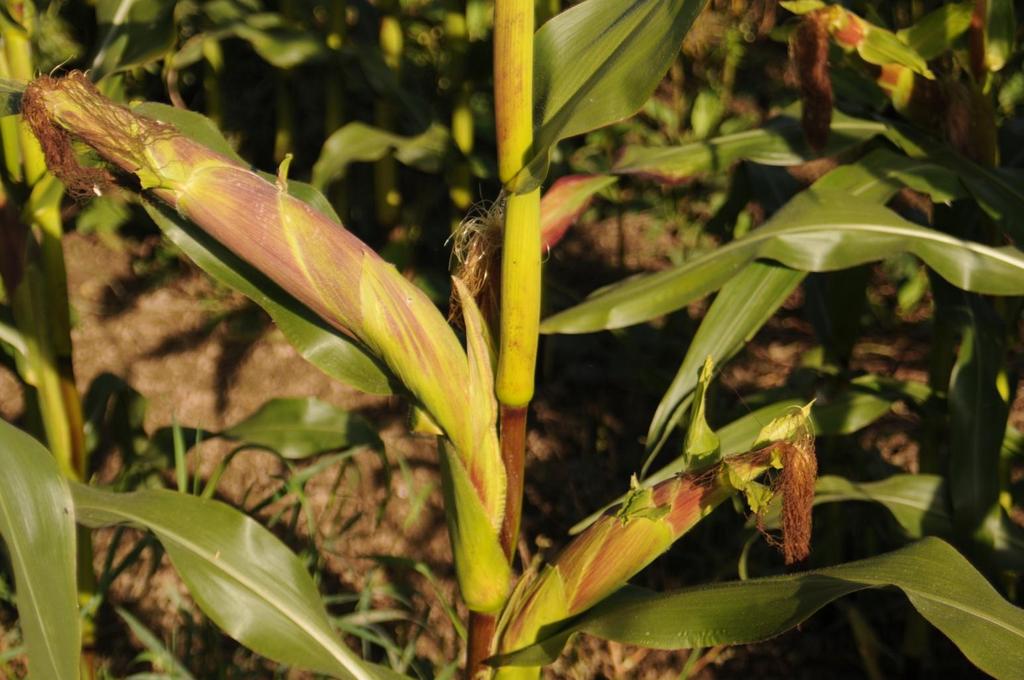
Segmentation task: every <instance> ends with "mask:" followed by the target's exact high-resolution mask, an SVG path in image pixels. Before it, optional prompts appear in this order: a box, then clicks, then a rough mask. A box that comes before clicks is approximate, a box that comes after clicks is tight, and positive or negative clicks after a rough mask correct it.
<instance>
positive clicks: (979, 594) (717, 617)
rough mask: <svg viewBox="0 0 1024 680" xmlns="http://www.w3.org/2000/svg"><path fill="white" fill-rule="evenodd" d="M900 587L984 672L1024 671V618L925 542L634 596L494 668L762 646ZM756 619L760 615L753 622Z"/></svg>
mask: <svg viewBox="0 0 1024 680" xmlns="http://www.w3.org/2000/svg"><path fill="white" fill-rule="evenodd" d="M889 586H895V587H897V588H899V589H900V590H902V591H903V593H904V594H905V595H906V596H907V598H908V599H909V600H910V603H911V604H912V605H913V606H914V607H915V608H916V609H917V610H918V611H919V612H920V613H921V615H922V616H924V617H925V618H926V619H927V620H928V621H930V622H931V623H932V624H933V625H934V626H935V627H937V628H938V629H939V630H941V631H942V632H943V633H944V634H945V635H946V636H948V637H949V638H950V640H952V641H953V643H954V644H956V645H957V647H959V648H960V651H962V652H963V653H964V655H965V656H966V657H967V658H968V659H969V660H970V661H971V662H972V663H974V664H975V665H977V666H978V667H979V668H980V669H982V670H983V671H985V672H986V673H989V674H991V675H993V676H995V677H1000V678H1015V677H1019V676H1020V669H1021V668H1024V610H1021V609H1019V608H1017V607H1014V606H1013V605H1012V604H1010V603H1009V602H1007V601H1006V600H1004V599H1003V598H1002V597H1000V596H999V594H998V593H997V592H996V591H995V589H994V588H993V587H992V586H991V585H989V583H988V581H986V580H985V578H984V577H983V576H982V575H981V574H979V573H978V572H977V570H975V569H974V567H973V566H972V565H971V563H970V562H968V561H967V560H966V559H964V558H963V557H962V556H961V555H960V554H959V553H958V552H957V551H956V550H954V549H953V548H952V547H951V546H950V545H949V544H947V543H945V542H943V541H942V540H940V539H937V538H927V539H924V540H922V541H919V542H917V543H914V544H912V545H910V546H907V547H906V548H903V549H901V550H897V551H895V552H891V553H887V554H884V555H879V556H877V557H872V558H869V559H866V560H860V561H857V562H851V563H849V564H841V565H838V566H835V567H829V568H827V569H820V570H816V571H810V572H805V573H800V574H792V575H788V576H778V577H772V578H760V579H750V580H747V581H739V582H731V583H718V584H712V585H706V586H698V587H695V588H687V589H685V590H679V591H674V592H668V593H652V592H649V591H644V590H641V589H638V588H628V589H624V590H622V591H620V592H619V593H617V594H616V595H614V596H612V597H610V598H609V599H608V600H606V601H605V602H604V603H602V604H600V605H598V606H597V607H594V608H593V609H592V610H590V611H589V612H587V613H586V614H583V615H582V616H581V617H580V618H579V619H576V620H574V622H573V623H572V624H571V625H569V626H566V627H564V628H562V629H561V630H557V629H556V630H552V631H551V632H550V633H549V635H548V636H547V638H546V639H545V640H542V641H540V642H538V643H537V644H534V645H531V646H530V647H527V648H525V649H523V650H520V651H518V652H513V653H512V654H509V655H505V656H503V657H501V658H496V659H493V660H492V662H494V663H496V664H497V663H503V664H509V665H511V664H516V665H539V664H544V663H549V662H550V661H553V660H554V659H555V658H556V657H557V656H558V654H559V653H560V651H561V649H562V647H563V646H564V643H565V641H566V640H567V639H568V638H569V636H570V635H572V634H574V633H577V632H584V633H588V634H590V635H594V636H597V637H600V638H604V639H607V640H614V641H616V642H620V643H623V644H632V645H639V646H643V647H653V648H657V649H692V648H697V647H710V646H712V645H720V644H744V643H751V642H758V641H761V640H765V639H768V638H770V637H773V636H775V635H778V634H780V633H782V632H784V631H787V630H789V629H791V628H793V627H795V626H797V625H799V624H800V623H801V622H803V621H805V620H806V619H808V618H809V617H810V616H811V615H813V614H814V613H815V612H817V611H818V610H819V609H821V608H822V607H824V606H825V605H826V604H828V603H830V602H832V601H834V600H836V599H838V598H840V597H843V596H845V595H849V594H851V593H854V592H857V591H860V590H865V589H868V588H884V587H889ZM752 612H756V615H752Z"/></svg>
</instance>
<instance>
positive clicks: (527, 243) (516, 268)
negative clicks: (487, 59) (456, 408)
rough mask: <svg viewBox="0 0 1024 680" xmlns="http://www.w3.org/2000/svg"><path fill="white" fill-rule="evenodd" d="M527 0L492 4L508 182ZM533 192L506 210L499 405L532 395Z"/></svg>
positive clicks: (526, 43) (517, 158)
mask: <svg viewBox="0 0 1024 680" xmlns="http://www.w3.org/2000/svg"><path fill="white" fill-rule="evenodd" d="M533 12H534V9H533V2H532V0H498V1H497V2H495V5H494V102H495V104H494V112H495V123H496V126H497V133H498V173H499V176H500V177H501V181H502V182H504V183H506V184H507V183H508V182H509V181H511V180H512V178H513V177H515V175H516V174H517V173H518V172H519V171H520V170H521V169H522V167H523V165H524V163H525V160H526V155H527V153H528V152H529V150H530V147H531V146H532V145H533V28H534V14H533ZM540 258H541V247H540V190H539V189H537V190H534V191H531V192H530V193H527V194H518V195H517V194H512V195H510V196H509V197H508V202H507V204H506V207H505V232H504V238H503V243H502V284H501V321H500V329H501V334H500V341H499V353H498V377H497V383H496V385H495V390H496V392H497V395H498V400H499V401H500V402H501V403H502V404H503V405H505V406H514V407H518V406H525V405H526V404H528V403H529V402H530V399H531V398H532V397H533V374H534V366H535V364H536V361H537V332H538V326H539V323H540Z"/></svg>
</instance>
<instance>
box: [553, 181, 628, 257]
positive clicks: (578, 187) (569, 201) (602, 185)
mask: <svg viewBox="0 0 1024 680" xmlns="http://www.w3.org/2000/svg"><path fill="white" fill-rule="evenodd" d="M616 181H617V179H616V178H615V177H609V176H608V175H566V176H565V177H560V178H558V180H557V181H555V183H554V184H552V185H551V187H550V188H549V189H548V190H547V191H545V192H544V195H543V196H542V197H541V199H540V238H541V243H542V244H543V246H544V248H545V249H547V250H550V249H551V248H554V247H555V245H556V244H557V243H558V242H559V241H561V240H562V237H563V236H565V232H567V231H568V230H569V227H571V226H572V225H573V224H575V223H576V220H578V219H579V217H580V215H582V214H583V212H584V211H585V210H586V209H587V208H588V207H590V203H591V201H593V199H594V196H595V195H596V194H597V192H599V191H601V190H602V189H606V188H608V187H610V186H611V185H612V184H615V182H616Z"/></svg>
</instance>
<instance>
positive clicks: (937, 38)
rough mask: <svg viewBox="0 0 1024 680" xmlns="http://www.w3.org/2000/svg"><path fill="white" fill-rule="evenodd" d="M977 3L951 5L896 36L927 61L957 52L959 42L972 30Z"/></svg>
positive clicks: (940, 8)
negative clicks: (954, 47)
mask: <svg viewBox="0 0 1024 680" xmlns="http://www.w3.org/2000/svg"><path fill="white" fill-rule="evenodd" d="M973 11H974V3H973V2H948V3H945V4H943V5H940V6H939V7H938V8H937V9H936V10H934V11H932V12H929V13H928V14H926V15H924V16H923V17H921V19H919V20H918V21H917V22H916V23H915V24H914V25H913V26H908V27H907V28H904V29H902V30H900V31H897V32H896V35H897V36H898V37H899V39H900V40H902V41H903V42H904V43H906V44H907V45H908V46H909V47H910V48H911V49H913V50H914V51H916V52H917V53H918V54H920V55H921V57H923V58H924V59H926V60H928V61H931V60H932V59H934V58H936V57H938V56H939V55H941V54H943V53H945V52H949V51H950V50H952V49H953V44H954V43H955V42H956V40H957V38H959V37H960V36H961V35H963V34H964V33H966V32H967V29H968V28H970V27H971V13H972V12H973Z"/></svg>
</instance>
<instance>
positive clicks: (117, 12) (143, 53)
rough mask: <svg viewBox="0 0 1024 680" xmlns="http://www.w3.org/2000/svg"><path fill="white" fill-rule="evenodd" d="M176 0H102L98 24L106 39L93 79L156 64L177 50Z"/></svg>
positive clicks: (91, 71) (94, 66) (96, 61)
mask: <svg viewBox="0 0 1024 680" xmlns="http://www.w3.org/2000/svg"><path fill="white" fill-rule="evenodd" d="M176 6H177V2H176V1H175V0H171V1H168V0H99V1H98V2H97V3H96V21H97V23H98V24H99V32H100V34H101V35H102V36H103V40H102V42H101V43H100V47H99V49H98V50H97V51H96V56H95V57H93V60H92V69H91V70H90V73H89V75H90V77H91V78H92V79H93V80H100V79H101V78H104V77H106V76H108V75H110V74H111V73H117V72H118V71H123V70H126V69H130V68H133V67H135V66H142V65H143V64H148V63H149V62H151V61H155V60H157V59H159V58H161V57H162V56H164V55H165V54H167V53H168V52H169V51H170V50H171V48H173V47H174V39H175V32H174V8H175V7H176Z"/></svg>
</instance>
